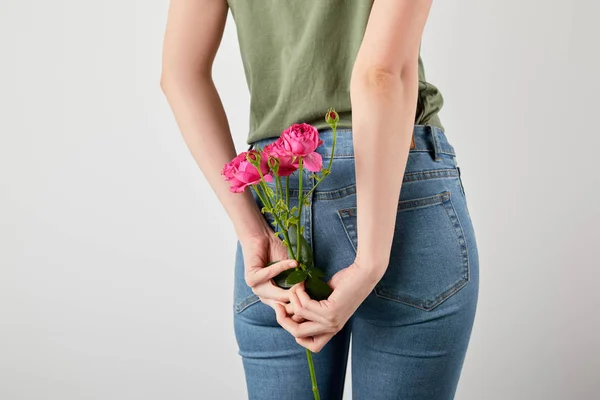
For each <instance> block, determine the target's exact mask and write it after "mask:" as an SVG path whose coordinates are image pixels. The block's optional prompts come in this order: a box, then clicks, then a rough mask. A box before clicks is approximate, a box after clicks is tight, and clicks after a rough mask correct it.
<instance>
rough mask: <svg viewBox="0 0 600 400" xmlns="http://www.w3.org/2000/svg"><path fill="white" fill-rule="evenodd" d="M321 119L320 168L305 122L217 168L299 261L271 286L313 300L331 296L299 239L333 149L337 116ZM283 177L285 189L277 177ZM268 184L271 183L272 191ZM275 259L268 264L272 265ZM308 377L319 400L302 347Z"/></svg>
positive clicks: (314, 138) (316, 142) (315, 141)
mask: <svg viewBox="0 0 600 400" xmlns="http://www.w3.org/2000/svg"><path fill="white" fill-rule="evenodd" d="M325 120H326V121H327V123H328V124H329V126H331V128H332V129H333V146H332V148H331V157H330V159H329V165H328V166H327V167H325V168H323V159H322V157H321V155H320V154H319V153H318V152H316V149H317V147H318V146H320V145H321V144H322V143H323V140H321V139H319V132H318V130H317V129H316V128H315V127H314V126H312V125H309V124H306V123H302V124H293V125H291V126H290V127H289V128H287V129H285V130H284V131H283V132H282V134H281V136H280V137H279V138H278V139H277V140H276V141H274V142H272V143H270V144H269V145H267V146H265V148H264V149H258V151H257V150H254V149H252V150H249V151H245V152H242V153H240V154H239V155H238V156H237V157H235V158H234V159H233V160H232V161H231V162H229V163H227V164H226V165H225V167H224V168H223V170H222V175H224V176H225V180H227V181H228V182H229V184H230V190H231V191H232V192H234V193H243V192H244V190H246V188H247V187H250V188H251V189H252V190H254V191H255V193H256V195H257V196H258V197H259V198H260V200H261V201H262V203H263V205H264V207H263V208H262V210H261V212H262V213H263V214H264V213H270V214H272V215H273V218H274V220H275V223H276V226H277V230H276V232H275V235H276V236H277V237H280V235H282V236H283V239H282V240H283V244H284V245H285V246H286V248H287V250H288V255H289V258H292V259H294V260H296V261H297V262H298V266H297V267H296V268H291V269H287V270H285V271H283V272H281V273H280V274H279V275H277V276H276V277H275V278H273V281H274V282H275V284H276V285H277V286H279V287H281V288H284V289H288V288H290V287H292V286H293V285H295V284H297V283H300V282H302V281H304V284H305V289H306V292H307V293H308V294H309V296H310V297H311V298H312V299H314V300H325V299H327V298H328V297H329V295H330V294H331V292H332V289H331V287H330V286H329V285H328V284H327V282H325V281H324V280H323V278H324V276H325V273H324V272H323V271H322V270H321V269H319V268H318V267H316V266H315V265H314V259H313V253H312V249H311V246H310V245H309V244H308V242H307V240H306V239H305V238H304V226H302V224H301V223H300V221H302V207H303V205H305V203H306V202H307V199H308V196H309V195H310V194H311V193H312V192H313V191H314V190H315V188H316V187H317V186H318V185H319V184H320V183H321V182H322V181H323V179H325V177H326V176H327V175H329V174H330V173H331V163H332V161H333V154H334V153H333V152H334V150H335V140H336V127H337V122H338V121H339V115H338V114H337V113H336V112H335V110H334V109H333V108H330V109H329V110H328V111H327V113H326V115H325ZM304 168H306V169H307V170H308V171H311V172H313V175H312V176H313V177H314V178H315V180H316V182H315V184H314V185H313V187H312V188H311V190H309V191H308V192H307V193H304V192H303V190H302V175H303V174H302V171H303V169H304ZM296 172H298V174H297V175H298V179H299V181H298V189H299V190H298V193H299V194H298V206H297V207H292V208H291V209H290V208H289V182H290V181H289V180H290V176H293V175H294V174H295V173H296ZM283 177H285V186H284V184H283V182H282V178H283ZM267 182H270V183H273V182H275V190H273V188H272V187H271V186H272V185H271V186H270V185H267ZM277 261H278V260H273V261H271V262H270V263H269V264H268V265H271V264H273V263H275V262H277ZM306 355H307V359H308V364H309V370H310V376H311V381H312V386H313V393H314V396H315V399H317V400H318V399H319V391H318V388H317V382H316V377H315V371H314V365H313V362H312V354H311V351H310V350H309V349H306Z"/></svg>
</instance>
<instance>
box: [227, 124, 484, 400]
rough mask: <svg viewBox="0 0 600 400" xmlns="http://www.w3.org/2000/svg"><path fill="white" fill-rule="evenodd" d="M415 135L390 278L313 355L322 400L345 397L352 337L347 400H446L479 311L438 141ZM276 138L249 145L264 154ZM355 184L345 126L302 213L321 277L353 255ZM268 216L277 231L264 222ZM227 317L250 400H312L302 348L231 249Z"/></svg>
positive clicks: (469, 234)
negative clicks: (325, 171) (257, 291)
mask: <svg viewBox="0 0 600 400" xmlns="http://www.w3.org/2000/svg"><path fill="white" fill-rule="evenodd" d="M320 137H321V138H322V139H323V140H324V143H323V144H322V145H321V146H320V147H319V148H318V149H317V151H318V152H319V153H320V154H321V155H322V156H323V162H324V165H327V164H328V163H329V159H330V157H331V147H332V142H333V132H332V130H331V129H327V130H321V131H320ZM414 139H415V144H416V147H415V148H414V149H411V150H410V153H409V158H408V162H407V165H406V170H405V174H404V180H403V183H402V187H401V192H400V199H399V201H398V212H397V214H396V227H395V232H394V238H393V244H392V250H391V255H390V262H389V265H388V267H387V270H386V272H385V274H384V276H383V278H382V279H381V280H380V281H379V282H378V283H377V285H376V287H375V288H374V289H373V291H372V292H371V294H370V295H369V296H368V297H367V298H366V299H365V301H364V302H363V303H362V304H361V306H360V307H359V308H358V309H357V310H356V312H355V313H354V315H353V316H352V317H351V318H350V320H349V321H348V322H347V323H346V325H345V326H344V328H343V329H342V330H341V331H340V332H338V333H337V334H336V335H335V336H334V337H333V338H332V339H331V340H330V341H329V342H328V343H327V344H326V345H325V347H324V348H323V349H322V350H321V351H320V352H319V353H314V354H313V360H314V364H315V370H316V374H317V383H318V385H319V391H320V393H321V398H322V399H323V400H334V399H341V398H342V392H343V388H344V378H345V375H346V365H347V360H348V353H349V344H350V337H352V365H351V368H352V393H353V399H359V400H384V399H385V400H391V399H402V400H446V399H453V398H454V394H455V391H456V387H457V384H458V380H459V377H460V373H461V370H462V366H463V361H464V358H465V354H466V351H467V346H468V343H469V339H470V336H471V330H472V326H473V321H474V317H475V311H476V306H477V298H478V290H479V259H478V253H477V243H476V240H475V232H474V230H473V225H472V223H471V217H470V215H469V211H468V208H467V201H466V197H465V190H464V187H463V185H462V182H461V179H460V170H459V168H458V167H457V162H456V154H455V152H454V148H453V147H452V145H451V144H450V143H449V142H448V139H447V137H446V135H445V133H444V132H443V131H442V130H441V129H440V128H438V127H435V126H429V125H415V126H414ZM274 140H276V138H267V139H262V140H259V141H257V142H255V143H253V144H254V145H259V146H260V147H261V148H262V147H264V146H265V145H266V144H268V143H270V142H272V141H274ZM309 175H310V172H307V171H305V172H304V176H303V190H306V191H308V190H310V189H311V188H312V186H313V184H314V179H313V178H311V177H310V176H309ZM296 176H297V174H294V176H293V177H292V179H290V185H291V187H292V188H293V190H291V191H290V195H291V201H290V207H291V206H294V205H297V204H298V200H297V196H298V179H297V177H296ZM355 183H356V182H355V171H354V155H353V145H352V130H351V129H338V131H337V141H336V148H335V154H334V157H333V165H332V171H331V175H329V176H328V177H327V178H325V180H324V181H323V182H322V183H321V184H319V186H318V187H317V188H316V189H315V191H314V192H313V193H312V195H311V197H310V198H309V205H308V206H306V205H305V206H304V208H303V214H304V215H303V217H302V223H303V224H304V226H306V228H305V236H306V239H307V240H308V242H309V243H310V244H311V246H312V248H313V250H314V258H315V265H316V266H318V267H319V268H321V269H323V270H324V271H325V273H326V275H327V276H326V278H325V279H326V280H329V279H330V278H331V276H332V275H333V274H335V273H336V272H337V271H339V270H341V269H342V268H345V267H347V266H348V265H350V264H351V263H352V262H353V260H354V258H355V256H356V248H357V243H358V237H357V230H356V211H357V210H356V187H355ZM254 198H255V200H256V203H257V205H259V207H262V204H261V201H260V199H258V198H257V196H256V195H255V194H254ZM265 218H267V221H268V222H269V223H270V224H271V226H272V227H273V229H275V224H274V222H273V221H272V220H271V217H267V216H265ZM233 316H234V328H235V336H236V340H237V343H238V347H239V354H240V356H241V357H242V363H243V367H244V372H245V376H246V386H247V390H248V396H249V399H251V400H254V399H256V400H271V399H273V400H287V399H289V400H311V399H313V395H312V392H311V383H310V376H309V370H308V363H307V360H306V353H305V349H304V347H302V346H300V345H299V344H298V343H296V341H295V339H294V337H293V336H292V335H291V334H290V333H289V332H288V331H286V330H285V329H283V328H282V327H281V326H280V325H279V324H278V322H277V320H276V318H275V311H274V310H273V309H272V308H271V307H270V306H268V305H266V304H264V303H262V302H261V301H260V300H259V299H258V297H257V296H256V295H255V294H254V293H253V292H252V290H251V288H250V287H248V286H247V285H246V283H245V280H244V264H243V256H242V252H241V247H240V243H239V241H238V243H237V254H236V262H235V284H234V310H233Z"/></svg>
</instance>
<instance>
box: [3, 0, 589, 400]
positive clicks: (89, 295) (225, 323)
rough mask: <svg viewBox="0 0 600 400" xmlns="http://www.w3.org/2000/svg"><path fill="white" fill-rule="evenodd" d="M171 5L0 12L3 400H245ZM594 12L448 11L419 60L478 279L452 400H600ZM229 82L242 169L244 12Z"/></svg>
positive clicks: (440, 13)
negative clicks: (169, 91)
mask: <svg viewBox="0 0 600 400" xmlns="http://www.w3.org/2000/svg"><path fill="white" fill-rule="evenodd" d="M167 7H168V3H167V2H165V1H161V2H148V1H129V2H127V1H116V0H104V1H101V2H98V1H96V2H89V1H75V0H69V1H52V2H49V1H41V0H26V1H25V0H18V1H17V0H2V2H0V49H1V51H2V53H1V62H0V88H1V90H0V134H1V139H0V223H1V228H0V398H2V399H3V400H17V399H53V400H54V399H56V400H70V399H106V400H108V399H111V400H112V399H117V400H121V399H123V400H125V399H127V400H129V399H145V400H151V399H208V398H211V399H243V398H245V396H246V389H245V383H244V375H243V369H242V364H241V359H240V358H239V356H238V355H237V347H236V343H235V339H234V334H233V322H232V301H233V300H232V287H233V286H232V277H233V260H234V253H233V252H234V250H235V234H234V231H233V228H232V226H231V224H230V222H229V220H228V219H227V216H226V214H225V212H224V211H223V209H222V207H221V205H220V203H219V202H218V201H217V199H216V196H214V194H213V193H212V191H211V189H210V187H209V186H208V184H207V183H206V182H205V180H204V178H203V176H202V175H201V173H200V172H199V170H198V168H197V166H196V165H195V163H194V161H193V159H192V157H191V155H190V154H189V152H188V150H187V148H186V147H185V145H184V142H183V140H182V138H181V136H180V133H179V132H178V130H177V128H176V125H175V122H174V119H173V117H172V114H171V111H170V110H169V108H168V105H167V102H166V100H165V98H164V97H163V94H162V92H161V90H160V87H159V78H160V59H161V45H162V36H163V33H164V25H165V22H166V12H167ZM598 15H600V5H599V3H598V2H596V1H591V0H590V1H584V0H579V1H570V2H567V1H563V2H558V1H542V0H537V1H534V0H529V1H522V0H505V1H502V2H490V1H486V2H483V1H478V0H462V1H457V0H445V1H437V2H435V4H434V6H433V9H432V12H431V16H430V19H429V21H428V24H427V27H426V31H425V36H424V41H423V47H422V55H423V59H424V63H425V68H426V74H427V78H428V80H429V81H430V82H432V83H433V84H435V85H437V86H438V87H439V88H440V90H441V91H442V93H443V95H444V98H445V101H446V103H445V106H444V109H443V111H442V112H441V114H440V117H441V119H442V121H443V123H444V124H445V127H446V133H447V135H448V137H449V139H450V141H451V143H452V144H453V145H454V146H455V148H456V150H457V153H458V161H459V165H460V166H461V170H462V173H463V181H464V185H465V189H466V192H467V196H468V200H469V208H470V212H471V215H472V219H473V222H474V224H475V229H476V233H477V235H478V243H479V247H480V262H481V293H480V302H479V307H478V314H477V318H476V323H475V328H474V330H473V335H472V339H471V345H470V348H469V352H468V354H467V359H466V361H465V365H464V369H463V373H462V377H461V381H460V384H459V389H458V393H457V396H456V398H457V399H465V400H467V399H473V400H480V399H486V400H487V399H489V400H496V399H498V400H504V399H527V400H530V399H596V398H598V396H599V395H598V390H599V389H600V384H599V382H598V381H599V379H598V371H599V367H600V361H599V359H600V357H599V356H600V351H599V342H598V339H597V337H598V334H597V331H598V328H599V322H600V317H599V316H598V312H597V310H598V307H599V306H600V304H599V298H600V296H599V294H598V283H597V282H598V279H599V278H600V272H599V271H600V268H599V267H600V262H599V258H598V245H599V240H598V239H599V234H598V226H600V211H599V210H598V204H599V201H598V198H599V196H600V190H599V187H600V178H599V177H598V176H599V174H598V172H597V170H596V166H597V165H598V163H599V162H600V132H599V126H600V124H599V123H598V122H597V121H595V120H594V118H596V117H597V116H598V114H599V112H600V110H599V109H598V106H599V101H598V98H597V93H598V90H599V89H600V79H599V78H598V71H599V70H600V58H599V54H598V48H599V45H598V38H599V37H600V28H599V25H598V23H597V19H598ZM214 79H215V81H216V85H217V88H218V90H219V93H220V95H221V98H222V100H223V102H224V104H225V107H226V111H227V114H228V117H229V121H230V125H231V128H232V131H233V133H234V135H235V140H236V144H237V146H238V150H239V151H242V150H245V149H246V144H245V135H246V130H247V127H248V106H249V98H248V92H247V88H246V83H245V80H244V74H243V69H242V64H241V59H240V56H239V50H238V47H237V41H236V32H235V25H234V24H233V19H231V14H230V15H229V20H228V25H227V28H226V32H225V36H224V38H223V42H222V46H221V49H220V51H219V53H218V56H217V60H216V63H215V69H214ZM306 379H308V371H307V376H306ZM347 389H348V392H347V393H349V389H350V381H349V380H347ZM347 398H350V396H347Z"/></svg>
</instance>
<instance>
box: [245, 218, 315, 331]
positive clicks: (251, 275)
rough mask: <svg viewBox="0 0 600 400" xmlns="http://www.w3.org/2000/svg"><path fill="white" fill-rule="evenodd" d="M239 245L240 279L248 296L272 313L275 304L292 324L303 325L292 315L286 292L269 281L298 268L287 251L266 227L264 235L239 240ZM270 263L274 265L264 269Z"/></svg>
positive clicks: (297, 317) (298, 318) (261, 233)
mask: <svg viewBox="0 0 600 400" xmlns="http://www.w3.org/2000/svg"><path fill="white" fill-rule="evenodd" d="M240 244H241V246H242V255H243V257H244V279H245V281H246V284H247V285H248V286H249V287H250V288H252V292H253V293H254V294H255V295H257V296H258V298H259V299H260V301H262V302H263V303H265V304H267V305H269V306H270V307H271V308H273V310H276V309H275V307H276V306H275V303H280V304H282V305H283V306H284V307H285V309H286V310H287V311H288V314H290V315H291V318H292V319H293V320H294V321H296V322H302V321H304V318H302V317H299V316H297V315H293V308H292V305H291V303H290V296H289V291H288V290H286V289H283V288H280V287H279V286H277V285H276V284H275V283H274V282H273V281H272V278H274V277H275V276H277V275H278V274H279V273H281V272H282V271H285V270H287V269H290V268H295V267H296V266H298V262H297V261H296V260H294V259H291V258H288V252H287V248H286V247H285V245H284V244H283V242H282V241H281V239H279V238H278V237H276V236H275V235H274V232H273V230H272V229H271V227H270V226H267V227H266V229H265V231H264V232H260V233H255V234H252V235H248V236H245V237H243V238H240ZM271 261H277V262H276V263H274V264H271V265H269V266H268V267H267V264H268V263H270V262H271Z"/></svg>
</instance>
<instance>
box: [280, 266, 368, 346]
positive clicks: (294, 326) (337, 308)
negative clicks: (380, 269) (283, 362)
mask: <svg viewBox="0 0 600 400" xmlns="http://www.w3.org/2000/svg"><path fill="white" fill-rule="evenodd" d="M379 278H380V275H378V274H375V273H374V271H373V270H372V269H369V268H366V267H361V266H359V265H358V264H357V263H356V262H354V263H352V264H351V265H350V266H348V267H347V268H344V269H342V270H341V271H339V272H337V273H336V274H334V275H333V276H332V277H331V279H330V280H329V282H328V284H329V286H331V288H332V289H333V292H332V293H331V294H330V295H329V297H328V298H327V300H321V301H316V300H313V299H311V298H310V297H309V295H308V293H307V292H306V290H305V289H304V281H303V282H300V283H298V284H296V285H294V286H292V287H291V288H290V289H289V292H290V293H289V294H290V304H291V308H292V310H293V314H294V315H295V316H297V317H302V318H304V319H305V321H303V322H300V323H298V322H296V321H294V320H293V319H292V317H290V316H289V315H288V313H287V312H286V307H285V306H283V305H282V304H281V303H277V305H276V307H275V312H276V314H277V322H278V323H279V324H280V325H281V326H282V327H283V328H284V329H285V330H287V331H288V332H290V333H291V334H292V335H293V336H294V337H295V338H296V342H297V343H299V344H300V345H302V346H303V347H305V348H307V349H309V350H310V351H312V352H313V353H318V352H319V351H321V349H322V348H323V347H324V346H325V344H327V342H329V340H330V339H331V338H332V337H333V336H334V335H335V334H336V333H338V332H339V331H340V330H342V328H343V327H344V325H345V324H346V322H347V321H348V320H349V319H350V317H351V316H352V314H354V312H355V311H356V309H357V308H358V307H359V306H360V305H361V304H362V302H363V301H364V300H365V299H366V298H367V296H368V295H369V294H370V293H371V291H372V290H373V288H374V287H375V285H376V284H377V282H378V281H379ZM288 307H289V305H288Z"/></svg>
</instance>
